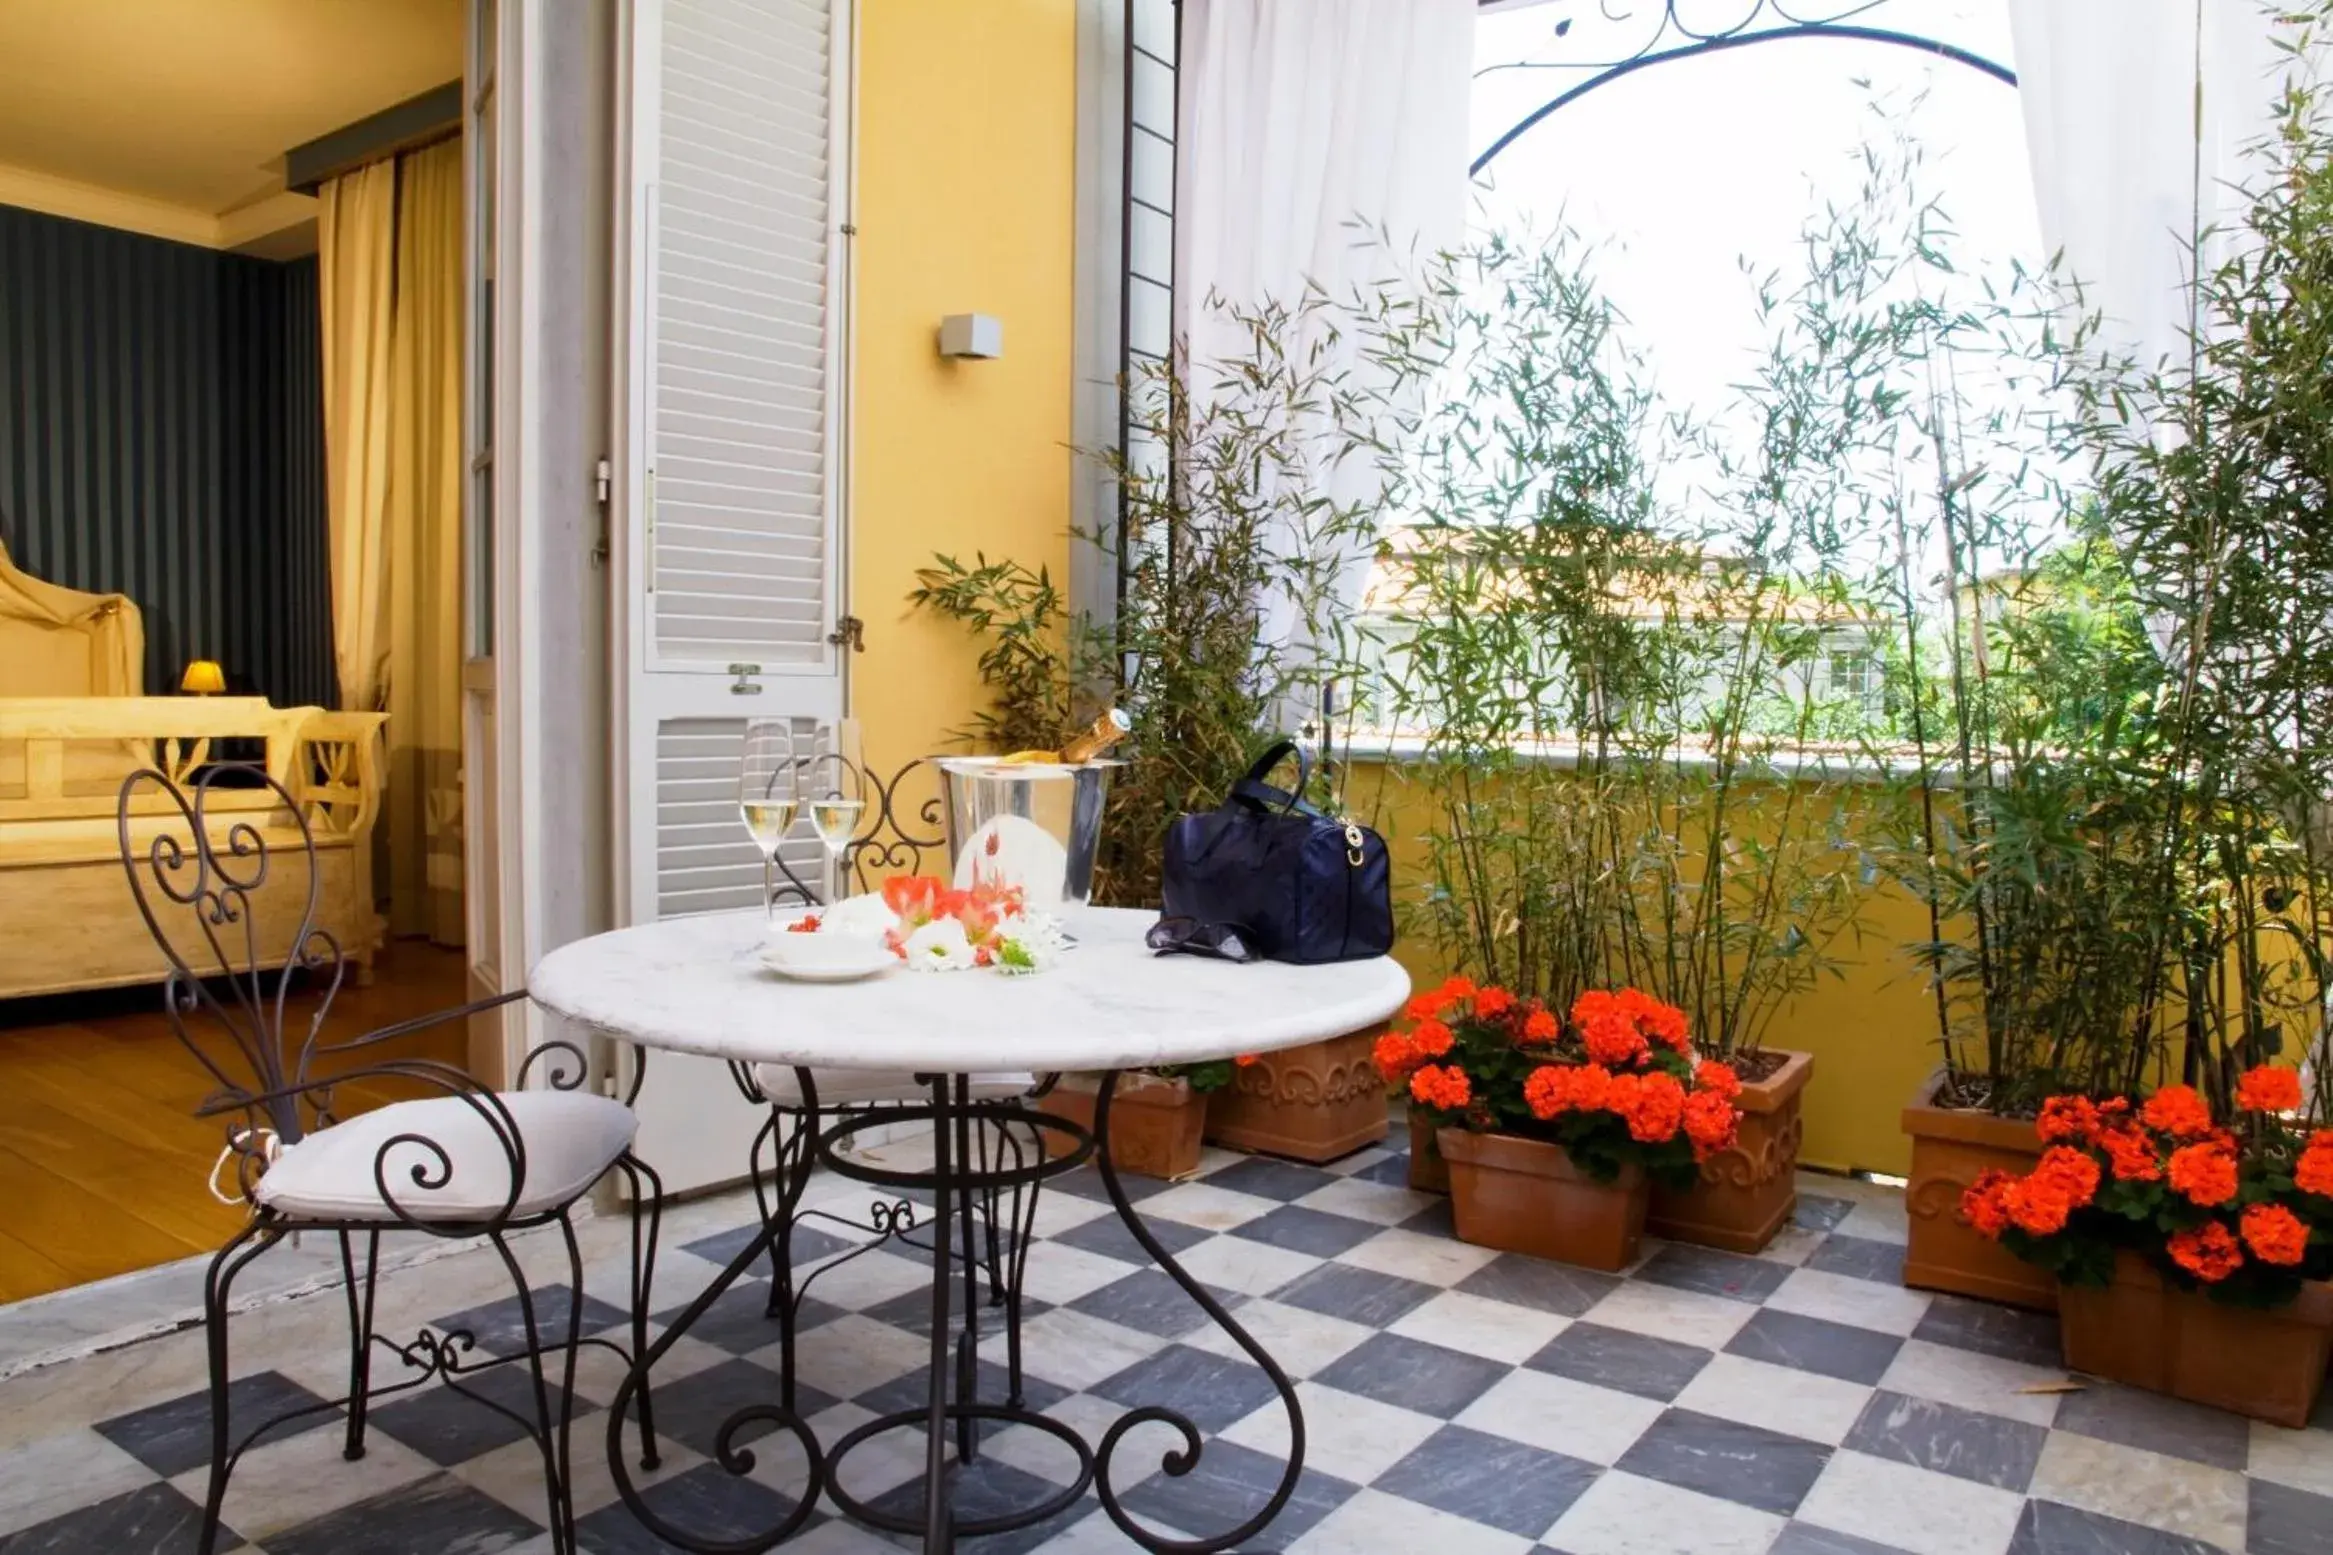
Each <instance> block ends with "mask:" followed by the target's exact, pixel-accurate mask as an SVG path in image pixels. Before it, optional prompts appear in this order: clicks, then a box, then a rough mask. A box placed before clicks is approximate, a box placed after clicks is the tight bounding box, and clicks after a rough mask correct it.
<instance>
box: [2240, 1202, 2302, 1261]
mask: <svg viewBox="0 0 2333 1555" xmlns="http://www.w3.org/2000/svg"><path fill="white" fill-rule="evenodd" d="M2243 1227H2244V1245H2245V1246H2246V1247H2249V1248H2250V1249H2252V1256H2253V1257H2255V1258H2257V1259H2259V1260H2260V1261H2261V1262H2262V1263H2273V1264H2278V1265H2280V1266H2282V1267H2285V1268H2290V1267H2292V1266H2293V1265H2294V1264H2296V1263H2299V1262H2300V1261H2301V1260H2302V1259H2303V1258H2305V1257H2307V1256H2308V1253H2309V1228H2308V1226H2307V1224H2306V1223H2304V1222H2303V1221H2302V1219H2301V1217H2300V1216H2298V1215H2296V1214H2294V1213H2293V1212H2292V1211H2291V1210H2289V1209H2286V1208H2285V1207H2284V1206H2283V1205H2282V1204H2252V1205H2247V1206H2246V1207H2245V1210H2244V1220H2243Z"/></svg>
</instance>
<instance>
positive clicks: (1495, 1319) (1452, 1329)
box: [1391, 1290, 1572, 1366]
mask: <svg viewBox="0 0 2333 1555" xmlns="http://www.w3.org/2000/svg"><path fill="white" fill-rule="evenodd" d="M1571 1321H1572V1320H1571V1319H1570V1318H1568V1317H1563V1316H1560V1315H1558V1314H1556V1313H1553V1312H1540V1311H1537V1310H1535V1309H1533V1308H1530V1307H1517V1306H1510V1305H1508V1304H1507V1303H1506V1302H1503V1301H1486V1300H1484V1299H1483V1298H1482V1297H1480V1296H1469V1295H1467V1294H1466V1293H1465V1292H1464V1291H1456V1290H1446V1291H1444V1292H1442V1293H1441V1294H1440V1295H1438V1296H1436V1297H1435V1298H1434V1299H1433V1300H1431V1301H1429V1302H1427V1303H1426V1304H1425V1305H1424V1306H1422V1307H1419V1308H1417V1309H1416V1310H1415V1311H1412V1312H1411V1313H1409V1314H1408V1315H1407V1316H1405V1317H1404V1318H1402V1319H1401V1321H1400V1322H1398V1323H1395V1324H1394V1325H1393V1327H1392V1329H1391V1332H1393V1333H1397V1334H1400V1335H1401V1336H1402V1337H1404V1338H1406V1339H1422V1340H1424V1341H1425V1342H1426V1343H1428V1344H1439V1345H1447V1346H1449V1347H1450V1348H1451V1349H1453V1350H1464V1351H1465V1352H1466V1353H1467V1354H1469V1355H1481V1356H1487V1357H1488V1358H1490V1359H1491V1360H1494V1361H1505V1362H1506V1363H1507V1364H1508V1365H1510V1366H1520V1365H1522V1364H1523V1362H1525V1361H1527V1360H1529V1359H1531V1357H1532V1356H1534V1355H1537V1354H1538V1353H1539V1352H1540V1351H1541V1350H1542V1349H1544V1348H1545V1347H1546V1345H1547V1341H1548V1340H1550V1339H1553V1338H1554V1337H1555V1336H1556V1335H1557V1334H1560V1333H1562V1332H1563V1331H1564V1330H1565V1329H1566V1328H1569V1327H1570V1326H1571Z"/></svg>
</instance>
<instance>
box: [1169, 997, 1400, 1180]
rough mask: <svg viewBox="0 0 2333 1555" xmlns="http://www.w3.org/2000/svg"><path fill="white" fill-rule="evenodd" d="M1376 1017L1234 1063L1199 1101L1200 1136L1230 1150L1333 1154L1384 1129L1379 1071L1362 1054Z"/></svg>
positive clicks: (1376, 1030) (1316, 1157)
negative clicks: (1202, 1113)
mask: <svg viewBox="0 0 2333 1555" xmlns="http://www.w3.org/2000/svg"><path fill="white" fill-rule="evenodd" d="M1384 1030H1385V1028H1384V1027H1383V1026H1382V1025H1379V1026H1372V1027H1370V1028H1368V1029H1367V1030H1365V1031H1355V1032H1349V1033H1347V1034H1346V1035H1344V1036H1341V1037H1330V1038H1329V1039H1327V1040H1326V1041H1324V1042H1307V1043H1306V1044H1305V1045H1304V1046H1302V1047H1292V1048H1287V1049H1284V1050H1283V1051H1281V1052H1277V1053H1266V1054H1264V1055H1263V1056H1262V1057H1261V1058H1259V1059H1257V1060H1256V1061H1255V1062H1254V1063H1252V1064H1242V1065H1240V1066H1239V1068H1238V1070H1237V1071H1236V1072H1235V1073H1234V1074H1233V1075H1232V1078H1231V1084H1229V1085H1227V1086H1225V1087H1224V1088H1223V1089H1222V1090H1220V1091H1217V1092H1216V1093H1215V1095H1214V1098H1213V1100H1212V1102H1211V1104H1210V1105H1209V1107H1208V1109H1207V1137H1208V1138H1209V1139H1210V1140H1213V1141H1214V1142H1215V1143H1216V1144H1219V1145H1223V1146H1225V1147H1227V1148H1229V1149H1232V1150H1259V1151H1262V1152H1263V1153H1264V1154H1266V1155H1284V1156H1287V1157H1289V1158H1291V1159H1293V1160H1298V1161H1333V1160H1335V1159H1336V1158H1337V1157H1338V1156H1341V1155H1351V1154H1352V1153H1353V1152H1354V1151H1356V1150H1358V1149H1360V1148H1361V1147H1362V1146H1363V1145H1373V1144H1375V1143H1377V1141H1379V1140H1381V1139H1383V1138H1384V1137H1385V1132H1386V1127H1387V1118H1388V1116H1389V1113H1388V1111H1387V1108H1386V1102H1385V1079H1384V1077H1383V1076H1382V1075H1380V1074H1378V1072H1377V1065H1376V1063H1375V1062H1374V1061H1373V1060H1372V1059H1371V1057H1370V1049H1371V1048H1372V1047H1374V1046H1375V1044H1376V1042H1377V1038H1378V1036H1379V1035H1380V1034H1381V1033H1382V1032H1383V1031H1384Z"/></svg>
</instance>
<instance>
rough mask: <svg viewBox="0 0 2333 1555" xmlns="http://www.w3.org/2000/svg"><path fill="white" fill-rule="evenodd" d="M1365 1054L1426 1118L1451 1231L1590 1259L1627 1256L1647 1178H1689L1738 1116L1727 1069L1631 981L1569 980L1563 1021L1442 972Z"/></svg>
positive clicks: (1506, 1246) (1566, 1258) (1619, 1260)
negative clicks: (1446, 1184) (1579, 986)
mask: <svg viewBox="0 0 2333 1555" xmlns="http://www.w3.org/2000/svg"><path fill="white" fill-rule="evenodd" d="M1376 1062H1377V1065H1378V1068H1379V1071H1380V1072H1381V1073H1382V1074H1383V1075H1384V1076H1385V1078H1386V1080H1387V1081H1388V1082H1389V1083H1392V1082H1398V1083H1400V1084H1402V1085H1403V1086H1405V1087H1406V1089H1407V1090H1408V1092H1409V1098H1410V1106H1411V1110H1412V1114H1413V1116H1420V1117H1422V1118H1424V1119H1425V1120H1426V1121H1428V1122H1431V1123H1435V1124H1438V1125H1439V1126H1438V1128H1437V1130H1436V1133H1435V1142H1436V1144H1437V1146H1438V1148H1439V1151H1440V1154H1441V1158H1442V1160H1443V1161H1444V1162H1445V1163H1446V1165H1447V1168H1448V1171H1449V1178H1450V1204H1451V1214H1452V1217H1453V1219H1454V1220H1455V1221H1456V1223H1457V1228H1458V1235H1459V1237H1460V1238H1461V1239H1462V1240H1464V1241H1468V1242H1473V1243H1476V1244H1478V1245H1480V1246H1485V1247H1495V1248H1498V1249H1500V1250H1502V1251H1506V1252H1520V1253H1529V1254H1531V1255H1533V1256H1535V1257H1540V1258H1554V1259H1559V1260H1561V1261H1563V1262H1566V1263H1575V1264H1579V1265H1582V1266H1583V1267H1586V1268H1591V1269H1605V1270H1619V1269H1625V1268H1627V1267H1628V1266H1629V1265H1631V1264H1633V1263H1634V1262H1636V1260H1637V1257H1638V1253H1639V1249H1640V1246H1641V1242H1642V1237H1643V1233H1644V1225H1645V1212H1646V1210H1647V1208H1648V1206H1649V1203H1650V1199H1651V1187H1652V1184H1653V1182H1654V1181H1656V1180H1660V1181H1668V1182H1680V1181H1683V1180H1687V1179H1690V1177H1691V1176H1692V1174H1693V1171H1694V1168H1695V1166H1696V1165H1697V1163H1699V1162H1700V1161H1702V1160H1705V1159H1707V1158H1708V1157H1709V1156H1710V1155H1712V1154H1714V1153H1715V1152H1717V1151H1720V1150H1723V1149H1725V1148H1727V1147H1728V1146H1729V1145H1731V1144H1732V1143H1733V1140H1734V1135H1735V1131H1736V1129H1737V1128H1738V1126H1739V1124H1740V1119H1741V1114H1740V1111H1739V1109H1738V1108H1736V1106H1735V1105H1734V1098H1735V1097H1736V1096H1737V1095H1738V1094H1739V1091H1740V1082H1739V1081H1738V1080H1737V1079H1736V1078H1735V1076H1734V1073H1733V1071H1732V1070H1731V1069H1730V1068H1728V1067H1727V1066H1726V1065H1724V1064H1722V1063H1719V1062H1717V1061H1716V1060H1714V1059H1700V1060H1696V1058H1695V1056H1694V1054H1693V1048H1692V1043H1691V1041H1690V1039H1689V1037H1688V1035H1687V1033H1686V1026H1685V1017H1684V1014H1683V1012H1681V1011H1679V1010H1677V1009H1676V1008H1675V1007H1674V1006H1671V1005H1665V1004H1662V1003H1660V1002H1659V1001H1658V1000H1655V999H1651V998H1648V997H1646V996H1645V995H1644V994H1642V993H1639V992H1638V991H1637V990H1635V989H1622V990H1621V991H1619V992H1618V993H1608V992H1604V991H1601V990H1595V991H1591V992H1589V993H1586V994H1583V995H1582V996H1581V997H1580V998H1579V999H1578V1000H1577V1001H1576V1002H1575V1003H1574V1005H1573V1007H1572V1011H1571V1018H1570V1021H1569V1024H1568V1028H1567V1025H1566V1023H1564V1022H1560V1021H1558V1020H1557V1019H1556V1018H1555V1016H1554V1015H1553V1013H1552V1012H1550V1011H1549V1010H1547V1009H1546V1007H1545V1006H1543V1005H1541V1004H1539V1003H1537V1002H1536V1001H1531V1000H1523V999H1518V998H1516V997H1515V996H1514V994H1513V993H1511V992H1509V991H1508V990H1506V989H1504V988H1500V987H1496V986H1493V987H1482V988H1478V987H1476V986H1475V985H1474V984H1473V983H1471V982H1469V981H1467V980H1465V979H1463V978H1453V979H1451V980H1450V981H1448V982H1446V983H1444V984H1443V985H1442V986H1441V987H1440V988H1438V989H1436V990H1434V991H1433V992H1432V993H1429V994H1426V995H1422V996H1421V997H1420V998H1419V999H1418V1000H1415V1001H1413V1002H1412V1004H1411V1007H1410V1009H1409V1010H1408V1012H1407V1018H1406V1020H1405V1023H1404V1029H1402V1030H1399V1031H1394V1032H1389V1033H1387V1034H1386V1035H1385V1036H1384V1037H1382V1038H1380V1039H1379V1041H1378V1044H1377V1052H1376Z"/></svg>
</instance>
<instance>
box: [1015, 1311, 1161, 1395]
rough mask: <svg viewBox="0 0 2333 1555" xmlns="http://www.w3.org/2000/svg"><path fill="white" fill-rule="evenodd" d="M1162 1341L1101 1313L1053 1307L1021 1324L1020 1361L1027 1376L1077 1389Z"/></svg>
mask: <svg viewBox="0 0 2333 1555" xmlns="http://www.w3.org/2000/svg"><path fill="white" fill-rule="evenodd" d="M1164 1343H1165V1341H1164V1340H1161V1339H1157V1338H1154V1337H1152V1336H1151V1335H1149V1334H1142V1333H1136V1332H1135V1331H1134V1330H1133V1329H1131V1328H1121V1327H1119V1326H1118V1325H1117V1324H1116V1323H1113V1322H1110V1321H1109V1320H1107V1319H1106V1318H1098V1317H1091V1316H1088V1315H1087V1314H1086V1313H1083V1312H1078V1311H1073V1310H1072V1309H1070V1308H1068V1307H1056V1308H1054V1309H1053V1310H1052V1311H1050V1312H1044V1313H1040V1314H1038V1315H1037V1316H1036V1317H1033V1318H1031V1319H1029V1320H1028V1322H1026V1323H1024V1324H1022V1325H1021V1365H1022V1366H1023V1367H1024V1368H1026V1370H1027V1371H1028V1373H1029V1375H1030V1376H1032V1377H1041V1378H1043V1379H1044V1380H1045V1381H1047V1382H1051V1383H1055V1384H1057V1385H1059V1386H1061V1387H1065V1388H1069V1389H1071V1390H1073V1391H1081V1390H1083V1389H1086V1388H1090V1387H1092V1386H1093V1385H1094V1384H1095V1383H1097V1382H1100V1381H1102V1380H1103V1379H1104V1378H1107V1377H1115V1376H1116V1375H1118V1373H1120V1372H1122V1371H1124V1370H1125V1369H1126V1368H1127V1367H1129V1366H1132V1365H1133V1364H1134V1363H1135V1362H1137V1361H1140V1360H1143V1359H1145V1358H1147V1357H1149V1356H1151V1355H1154V1354H1156V1353H1157V1352H1158V1350H1159V1347H1160V1346H1161V1345H1162V1344H1164Z"/></svg>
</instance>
